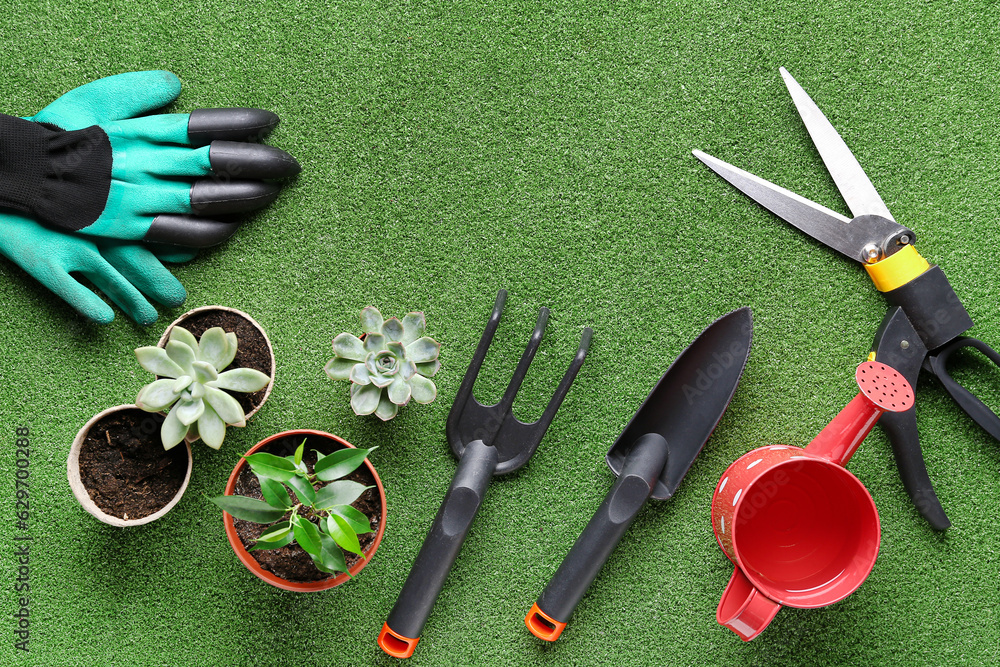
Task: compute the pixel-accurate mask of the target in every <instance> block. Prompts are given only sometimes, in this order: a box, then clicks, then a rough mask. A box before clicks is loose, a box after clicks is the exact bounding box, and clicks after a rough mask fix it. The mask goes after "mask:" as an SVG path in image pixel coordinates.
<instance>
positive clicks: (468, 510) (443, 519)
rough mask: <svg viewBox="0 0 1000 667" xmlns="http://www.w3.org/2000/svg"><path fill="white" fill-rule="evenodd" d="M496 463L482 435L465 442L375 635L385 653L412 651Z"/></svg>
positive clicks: (404, 653)
mask: <svg viewBox="0 0 1000 667" xmlns="http://www.w3.org/2000/svg"><path fill="white" fill-rule="evenodd" d="M496 467H497V450H496V448H494V447H491V446H489V445H486V444H484V443H483V441H482V440H474V441H473V442H471V443H469V445H468V446H467V447H466V448H465V452H464V453H463V454H462V458H461V459H460V460H459V462H458V469H457V470H456V471H455V477H454V479H452V482H451V486H450V487H449V488H448V493H447V494H445V497H444V501H443V502H442V503H441V509H439V510H438V513H437V517H436V518H435V519H434V524H433V525H432V526H431V529H430V532H428V533H427V537H426V538H424V544H423V546H422V547H420V552H419V553H418V554H417V558H416V560H414V561H413V567H412V568H410V574H409V576H408V577H407V578H406V583H404V584H403V589H402V590H401V591H400V593H399V597H398V598H397V599H396V605H395V606H394V607H393V608H392V611H391V612H389V618H388V619H387V620H386V622H385V626H384V627H383V629H382V633H381V634H380V635H379V640H378V641H379V646H381V647H382V650H384V651H385V652H386V653H388V654H390V655H393V656H396V657H409V655H411V654H412V653H413V648H414V647H415V646H416V643H417V641H419V638H420V632H421V631H422V630H423V628H424V624H425V623H426V622H427V618H428V617H429V616H430V614H431V609H433V607H434V602H435V600H437V596H438V594H439V593H440V592H441V588H442V586H444V582H445V579H447V577H448V571H449V570H450V569H451V565H452V563H454V562H455V558H457V557H458V552H459V551H460V550H461V548H462V542H464V541H465V536H466V535H467V534H468V532H469V527H470V526H471V525H472V521H473V519H475V517H476V512H477V511H479V506H480V505H482V503H483V497H484V495H485V493H486V487H487V486H489V484H490V479H491V478H492V477H493V471H494V470H496ZM387 631H388V632H387Z"/></svg>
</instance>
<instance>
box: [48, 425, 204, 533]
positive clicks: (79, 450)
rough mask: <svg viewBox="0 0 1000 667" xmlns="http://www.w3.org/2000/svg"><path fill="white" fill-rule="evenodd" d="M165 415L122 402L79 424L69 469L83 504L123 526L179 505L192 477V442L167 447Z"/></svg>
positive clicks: (101, 517)
mask: <svg viewBox="0 0 1000 667" xmlns="http://www.w3.org/2000/svg"><path fill="white" fill-rule="evenodd" d="M163 420H164V417H163V415H158V414H150V413H148V412H144V411H142V410H140V409H139V408H137V407H136V406H134V405H119V406H117V407H114V408H110V409H108V410H105V411H103V412H101V413H99V414H97V415H95V416H94V417H93V418H91V419H90V421H88V422H87V423H86V424H85V425H84V427H83V428H82V429H80V432H79V433H78V434H77V436H76V438H75V439H74V440H73V444H72V446H71V447H70V452H69V459H68V461H67V465H66V468H67V470H66V473H67V477H68V479H69V486H70V489H72V491H73V495H74V497H76V499H77V501H78V502H79V503H80V505H81V506H82V507H83V509H85V510H86V511H87V512H89V513H90V514H92V515H93V516H94V517H96V518H97V519H99V520H100V521H103V522H104V523H106V524H109V525H111V526H117V527H122V528H124V527H128V526H140V525H142V524H145V523H149V522H150V521H155V520H156V519H158V518H160V517H161V516H163V515H164V514H166V513H167V512H168V511H170V509H171V508H172V507H173V506H174V505H176V504H177V502H178V501H179V500H180V498H181V496H182V495H183V494H184V490H185V489H186V488H187V485H188V481H189V480H190V479H191V461H192V459H191V446H190V445H188V444H187V443H185V446H184V447H176V448H174V449H173V450H171V451H165V450H164V449H163V444H162V443H161V441H160V436H159V431H160V425H161V424H162V422H163Z"/></svg>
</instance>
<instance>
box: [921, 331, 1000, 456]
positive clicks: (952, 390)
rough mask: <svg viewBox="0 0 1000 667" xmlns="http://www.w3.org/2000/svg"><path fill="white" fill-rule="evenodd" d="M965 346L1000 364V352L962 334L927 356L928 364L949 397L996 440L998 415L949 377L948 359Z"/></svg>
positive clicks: (998, 436) (999, 427)
mask: <svg viewBox="0 0 1000 667" xmlns="http://www.w3.org/2000/svg"><path fill="white" fill-rule="evenodd" d="M965 347H972V348H975V349H977V350H979V351H980V352H982V353H983V354H985V355H986V357H987V358H988V359H989V360H990V361H992V362H993V363H994V364H996V365H997V366H1000V353H997V351H996V350H994V349H993V348H992V347H990V346H989V345H987V344H986V343H984V342H983V341H981V340H978V339H976V338H970V337H968V336H962V337H959V338H956V339H955V340H954V341H952V342H950V343H948V344H947V345H945V346H944V347H942V348H940V349H938V350H935V351H934V354H932V355H931V356H930V357H928V359H927V361H928V365H930V367H931V371H932V372H933V373H934V375H936V376H937V378H938V379H939V380H941V384H943V385H944V388H945V389H946V390H947V391H948V393H949V394H951V397H952V398H953V399H955V402H956V403H958V405H959V407H960V408H962V409H963V410H965V412H966V414H968V415H969V416H970V417H972V419H973V420H974V421H975V422H976V423H977V424H979V425H980V426H982V427H983V429H985V430H986V432H987V433H989V434H990V435H992V436H993V437H994V438H996V439H997V440H1000V417H997V416H996V414H995V413H994V412H993V411H992V410H990V409H989V407H987V405H986V404H985V403H983V402H982V401H981V400H979V398H978V397H976V396H975V395H974V394H973V393H972V392H971V391H969V390H968V389H966V388H965V387H963V386H962V385H961V384H959V383H958V381H957V380H955V379H954V378H952V377H951V374H950V373H949V372H948V359H949V358H950V357H951V355H952V353H953V352H956V351H958V350H960V349H962V348H965Z"/></svg>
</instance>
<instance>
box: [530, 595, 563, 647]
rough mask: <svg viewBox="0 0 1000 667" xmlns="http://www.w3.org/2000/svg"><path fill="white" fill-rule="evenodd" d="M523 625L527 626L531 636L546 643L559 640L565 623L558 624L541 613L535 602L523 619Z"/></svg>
mask: <svg viewBox="0 0 1000 667" xmlns="http://www.w3.org/2000/svg"><path fill="white" fill-rule="evenodd" d="M524 624H525V625H526V626H528V630H530V631H531V634H533V635H535V636H536V637H538V638H539V639H544V640H545V641H547V642H554V641H555V640H557V639H559V635H561V634H562V631H563V630H564V629H565V628H566V624H565V623H560V622H559V621H557V620H556V619H554V618H552V617H551V616H549V615H548V614H546V613H545V612H544V611H542V610H541V609H540V608H539V606H538V603H537V602H536V603H535V604H533V605H531V611H529V612H528V615H527V616H525V617H524Z"/></svg>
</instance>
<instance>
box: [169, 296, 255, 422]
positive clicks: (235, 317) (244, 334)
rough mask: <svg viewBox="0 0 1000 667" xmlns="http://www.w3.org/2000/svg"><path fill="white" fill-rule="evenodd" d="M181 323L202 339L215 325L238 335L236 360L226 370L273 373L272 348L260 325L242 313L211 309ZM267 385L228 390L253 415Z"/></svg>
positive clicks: (194, 314)
mask: <svg viewBox="0 0 1000 667" xmlns="http://www.w3.org/2000/svg"><path fill="white" fill-rule="evenodd" d="M178 324H179V325H180V326H182V327H184V328H185V329H187V330H188V331H190V332H191V333H193V334H194V335H195V337H196V338H198V339H199V340H200V339H201V335H202V334H203V333H205V332H206V331H208V330H209V329H211V328H212V327H222V329H223V331H225V332H226V333H229V332H232V333H235V334H236V338H237V339H238V340H239V346H238V347H237V348H236V357H235V358H234V359H233V363H231V364H229V365H228V366H226V368H224V369H223V370H229V369H231V368H253V369H254V370H258V371H260V372H261V373H264V374H265V375H267V376H270V375H271V372H272V370H273V369H272V368H271V351H270V349H269V348H268V346H267V339H266V338H264V336H263V335H262V334H261V332H260V331H258V329H257V327H255V326H254V325H253V324H251V323H250V322H248V321H247V320H246V319H244V318H243V317H240V315H239V314H237V313H233V312H230V311H228V310H221V309H211V310H202V311H199V312H197V313H193V314H192V315H189V316H188V317H186V318H184V319H183V320H182V321H181V322H178ZM267 389H268V388H267V387H264V388H263V389H261V390H260V391H255V392H254V393H252V394H243V393H240V392H227V393H229V394H230V395H231V396H232V397H233V398H235V399H236V400H237V401H239V404H240V405H241V406H242V407H243V412H245V413H246V414H250V412H252V411H253V410H256V409H257V408H259V407H260V406H261V404H262V403H263V402H264V399H265V398H266V397H267Z"/></svg>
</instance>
